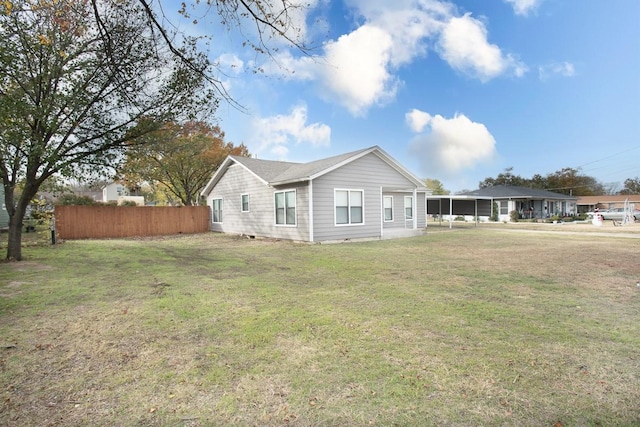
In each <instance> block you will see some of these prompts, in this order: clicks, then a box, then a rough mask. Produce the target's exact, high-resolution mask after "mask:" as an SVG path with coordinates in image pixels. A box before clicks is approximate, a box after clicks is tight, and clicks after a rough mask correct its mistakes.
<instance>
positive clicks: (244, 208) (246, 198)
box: [241, 194, 249, 212]
mask: <svg viewBox="0 0 640 427" xmlns="http://www.w3.org/2000/svg"><path fill="white" fill-rule="evenodd" d="M241 198H242V200H241V205H242V208H241V209H242V212H249V195H248V194H243V195H242V196H241Z"/></svg>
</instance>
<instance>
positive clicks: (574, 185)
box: [546, 168, 605, 196]
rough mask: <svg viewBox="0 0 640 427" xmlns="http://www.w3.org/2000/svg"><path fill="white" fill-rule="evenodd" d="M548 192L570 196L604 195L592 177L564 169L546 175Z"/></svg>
mask: <svg viewBox="0 0 640 427" xmlns="http://www.w3.org/2000/svg"><path fill="white" fill-rule="evenodd" d="M546 182H547V187H546V189H547V190H549V191H553V192H556V193H560V194H567V195H572V196H594V195H598V194H604V193H605V190H604V187H603V186H602V184H600V183H599V182H598V180H596V179H595V178H593V177H590V176H586V175H582V174H581V173H580V171H579V170H578V169H573V168H564V169H561V170H559V171H557V172H554V173H552V174H549V175H547V177H546Z"/></svg>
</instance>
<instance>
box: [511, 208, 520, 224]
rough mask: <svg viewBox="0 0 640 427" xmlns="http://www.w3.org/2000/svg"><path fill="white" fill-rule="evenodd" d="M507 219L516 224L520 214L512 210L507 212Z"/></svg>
mask: <svg viewBox="0 0 640 427" xmlns="http://www.w3.org/2000/svg"><path fill="white" fill-rule="evenodd" d="M509 218H510V219H511V222H518V220H519V219H520V214H519V213H518V211H517V210H515V209H514V210H512V211H511V212H509Z"/></svg>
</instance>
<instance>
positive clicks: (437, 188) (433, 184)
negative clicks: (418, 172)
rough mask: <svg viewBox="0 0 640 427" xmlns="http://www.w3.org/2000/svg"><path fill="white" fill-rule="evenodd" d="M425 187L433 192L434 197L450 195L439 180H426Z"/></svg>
mask: <svg viewBox="0 0 640 427" xmlns="http://www.w3.org/2000/svg"><path fill="white" fill-rule="evenodd" d="M424 186H425V187H427V188H428V189H429V190H431V192H432V194H434V195H445V194H449V193H450V191H449V190H446V189H445V188H444V185H443V184H442V182H440V181H439V180H437V179H431V178H425V180H424Z"/></svg>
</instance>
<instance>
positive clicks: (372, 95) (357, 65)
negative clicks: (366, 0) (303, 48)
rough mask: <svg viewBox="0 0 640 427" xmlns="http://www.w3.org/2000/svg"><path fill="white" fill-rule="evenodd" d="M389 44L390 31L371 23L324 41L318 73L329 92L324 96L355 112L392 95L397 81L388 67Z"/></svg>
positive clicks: (358, 113) (360, 112) (359, 112)
mask: <svg viewBox="0 0 640 427" xmlns="http://www.w3.org/2000/svg"><path fill="white" fill-rule="evenodd" d="M391 46H392V41H391V37H390V36H389V34H388V33H387V32H385V31H383V30H381V29H380V28H377V27H374V26H371V25H363V26H361V27H360V28H358V29H357V30H355V31H354V32H352V33H350V34H347V35H344V36H342V37H340V38H339V39H338V40H336V41H334V42H330V43H328V44H326V45H325V61H326V64H325V65H322V66H320V74H321V78H322V84H323V86H324V87H325V88H326V89H328V91H329V92H328V93H324V94H323V96H324V97H325V98H328V99H330V100H335V101H336V102H338V103H339V104H342V105H343V106H344V107H345V108H347V109H348V110H349V111H350V112H351V114H353V115H355V116H357V115H361V114H363V113H364V112H365V111H366V109H367V108H369V107H370V106H371V105H373V104H377V103H384V102H385V100H388V99H390V98H392V97H393V96H395V91H396V84H395V83H396V81H395V79H394V78H393V76H392V75H391V73H390V72H389V70H388V66H389V59H390V55H391Z"/></svg>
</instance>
